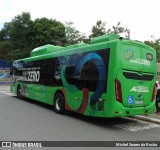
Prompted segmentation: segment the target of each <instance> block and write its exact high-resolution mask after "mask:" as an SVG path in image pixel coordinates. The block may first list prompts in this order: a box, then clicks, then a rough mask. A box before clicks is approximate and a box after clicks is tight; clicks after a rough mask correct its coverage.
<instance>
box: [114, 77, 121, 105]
mask: <svg viewBox="0 0 160 150" xmlns="http://www.w3.org/2000/svg"><path fill="white" fill-rule="evenodd" d="M115 92H116V99H117V101H118V102H120V103H122V90H121V83H120V81H119V80H117V79H115Z"/></svg>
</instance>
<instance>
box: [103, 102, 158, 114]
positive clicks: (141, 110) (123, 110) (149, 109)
mask: <svg viewBox="0 0 160 150" xmlns="http://www.w3.org/2000/svg"><path fill="white" fill-rule="evenodd" d="M154 109H155V101H153V102H152V103H151V104H150V105H149V106H146V107H133V108H129V107H124V106H123V105H122V104H120V103H119V104H118V105H117V107H116V108H113V109H112V111H111V113H109V114H108V113H107V110H106V114H105V117H124V116H126V117H127V116H134V115H143V114H152V113H153V112H154Z"/></svg>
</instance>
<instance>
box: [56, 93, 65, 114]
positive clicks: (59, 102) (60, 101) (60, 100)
mask: <svg viewBox="0 0 160 150" xmlns="http://www.w3.org/2000/svg"><path fill="white" fill-rule="evenodd" d="M54 110H55V112H56V113H58V114H64V113H65V101H64V96H63V94H61V93H58V94H56V95H55V98H54Z"/></svg>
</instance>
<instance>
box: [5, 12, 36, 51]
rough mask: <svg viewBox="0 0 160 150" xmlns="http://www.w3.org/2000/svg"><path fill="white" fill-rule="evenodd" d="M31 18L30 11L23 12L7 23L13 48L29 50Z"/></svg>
mask: <svg viewBox="0 0 160 150" xmlns="http://www.w3.org/2000/svg"><path fill="white" fill-rule="evenodd" d="M32 24H33V22H32V20H31V16H30V13H28V12H23V13H22V14H21V15H18V16H16V17H14V18H13V19H12V21H11V22H10V23H8V37H9V40H10V42H11V43H14V44H13V49H22V50H26V51H29V50H30V49H31V42H32Z"/></svg>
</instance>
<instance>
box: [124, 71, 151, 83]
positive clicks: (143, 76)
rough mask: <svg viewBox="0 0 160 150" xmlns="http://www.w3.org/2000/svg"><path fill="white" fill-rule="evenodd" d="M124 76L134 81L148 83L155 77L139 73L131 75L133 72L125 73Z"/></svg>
mask: <svg viewBox="0 0 160 150" xmlns="http://www.w3.org/2000/svg"><path fill="white" fill-rule="evenodd" d="M123 75H124V76H125V77H126V78H127V79H133V80H146V81H151V80H152V79H153V78H154V75H147V74H143V75H139V74H137V73H131V72H123Z"/></svg>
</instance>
